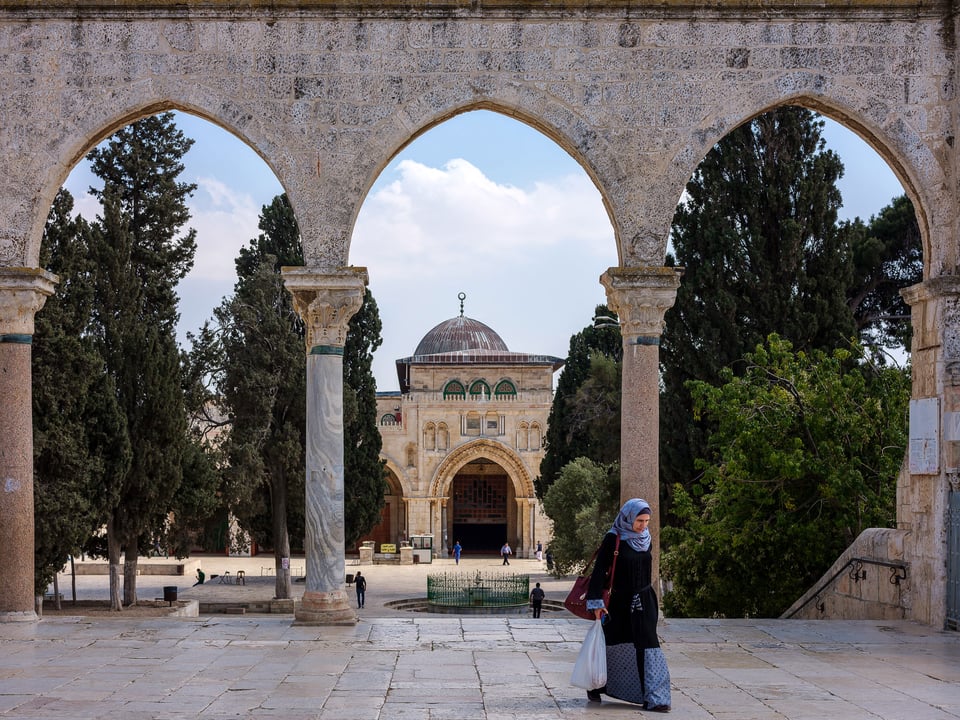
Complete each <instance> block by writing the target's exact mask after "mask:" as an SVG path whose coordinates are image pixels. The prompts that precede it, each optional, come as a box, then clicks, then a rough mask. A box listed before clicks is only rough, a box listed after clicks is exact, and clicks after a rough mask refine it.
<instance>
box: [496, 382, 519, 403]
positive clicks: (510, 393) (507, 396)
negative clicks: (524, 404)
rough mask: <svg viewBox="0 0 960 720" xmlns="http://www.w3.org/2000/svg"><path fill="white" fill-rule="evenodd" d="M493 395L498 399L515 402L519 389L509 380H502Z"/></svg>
mask: <svg viewBox="0 0 960 720" xmlns="http://www.w3.org/2000/svg"><path fill="white" fill-rule="evenodd" d="M493 394H494V395H495V396H496V397H497V398H498V399H502V400H513V399H515V398H516V397H517V388H516V386H515V385H514V384H513V383H512V382H510V381H509V380H501V381H500V382H498V383H497V387H496V389H495V390H494V391H493Z"/></svg>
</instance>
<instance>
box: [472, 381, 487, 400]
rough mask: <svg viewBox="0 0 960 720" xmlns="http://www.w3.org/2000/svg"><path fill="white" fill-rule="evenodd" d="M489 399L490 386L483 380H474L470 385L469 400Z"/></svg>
mask: <svg viewBox="0 0 960 720" xmlns="http://www.w3.org/2000/svg"><path fill="white" fill-rule="evenodd" d="M481 397H485V398H488V399H489V397H490V386H489V385H487V383H486V381H485V380H474V381H473V383H472V384H471V385H470V398H471V399H472V400H476V399H478V398H481Z"/></svg>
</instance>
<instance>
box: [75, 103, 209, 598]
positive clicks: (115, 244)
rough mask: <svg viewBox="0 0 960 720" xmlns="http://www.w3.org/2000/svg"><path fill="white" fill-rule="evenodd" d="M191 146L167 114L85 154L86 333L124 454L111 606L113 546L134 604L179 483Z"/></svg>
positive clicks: (113, 521) (111, 537)
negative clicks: (110, 386)
mask: <svg viewBox="0 0 960 720" xmlns="http://www.w3.org/2000/svg"><path fill="white" fill-rule="evenodd" d="M192 144H193V141H192V140H190V139H188V138H187V137H185V136H184V135H183V133H182V132H181V131H180V130H179V129H177V127H176V125H175V124H174V121H173V115H172V113H164V114H161V115H155V116H151V117H147V118H143V119H142V120H137V121H136V122H133V123H131V124H130V125H127V126H126V127H124V128H122V129H120V130H119V131H117V132H116V133H114V135H112V136H111V137H110V138H109V139H108V140H107V141H106V142H105V143H103V144H102V145H100V146H98V147H97V148H95V149H94V150H92V151H91V152H90V153H89V155H88V159H89V160H90V164H91V169H92V171H93V173H94V175H96V176H97V177H98V178H99V179H100V180H101V181H102V182H103V186H102V187H100V188H91V189H90V192H91V193H92V194H93V195H94V196H95V197H97V198H98V199H99V200H100V203H101V207H102V215H100V216H98V218H97V221H96V222H95V223H94V224H93V225H92V227H91V234H90V256H91V258H92V259H93V260H94V263H95V267H96V269H97V271H96V273H95V274H94V276H93V286H94V294H95V299H96V303H95V306H94V315H93V322H92V325H91V330H92V334H93V336H94V337H95V338H97V341H98V344H99V351H100V353H101V354H102V355H103V357H104V359H105V364H106V371H107V374H108V375H109V376H110V378H111V379H112V381H113V383H114V385H115V387H116V393H117V398H118V401H119V405H120V408H121V412H122V413H123V415H124V417H125V419H126V428H127V433H128V437H129V442H130V446H131V461H130V467H129V469H128V470H127V471H126V472H125V473H124V474H123V475H122V476H119V477H108V478H105V480H106V481H107V482H117V483H119V487H118V502H117V504H116V505H114V507H113V508H112V509H111V514H110V517H109V519H108V522H107V534H108V542H109V545H110V550H109V552H110V564H111V599H112V600H113V604H114V606H115V607H117V606H118V605H119V603H118V597H117V593H116V590H115V575H116V568H117V567H118V563H119V553H120V547H121V544H122V546H123V547H124V550H125V561H126V562H125V566H124V583H123V588H124V602H126V603H127V604H130V603H135V602H136V600H137V596H136V579H137V571H136V566H137V557H138V555H139V547H140V546H141V544H143V543H145V542H146V543H150V542H151V541H152V540H153V538H154V537H156V536H157V535H158V534H162V533H163V532H164V531H165V527H166V521H167V516H168V513H169V512H170V510H171V507H172V503H173V497H174V495H175V494H176V492H177V489H178V488H179V486H180V482H181V478H182V460H183V452H184V445H185V443H186V442H187V424H186V413H185V410H184V400H183V392H182V384H181V379H182V378H181V368H180V354H179V349H178V347H177V343H176V337H175V331H176V323H177V319H178V311H177V302H178V299H177V293H176V286H177V284H178V283H179V282H180V280H181V279H183V277H184V276H185V275H186V274H187V272H188V271H189V270H190V268H191V267H192V264H193V256H194V253H195V251H196V243H195V236H196V233H195V231H194V230H186V231H184V229H183V228H184V225H185V224H186V223H187V222H188V221H189V218H190V214H189V209H188V207H187V198H188V197H189V196H190V195H191V194H192V193H193V190H194V189H195V187H196V186H195V185H192V184H188V183H183V182H180V181H179V179H178V178H179V176H180V174H181V173H182V172H183V169H184V168H183V156H184V155H185V154H186V153H187V151H188V150H189V149H190V146H191V145H192Z"/></svg>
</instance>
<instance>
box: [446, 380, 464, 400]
mask: <svg viewBox="0 0 960 720" xmlns="http://www.w3.org/2000/svg"><path fill="white" fill-rule="evenodd" d="M466 397H467V391H466V389H465V388H464V387H463V383H462V382H460V381H459V380H451V381H450V382H448V383H447V384H446V385H444V387H443V399H444V400H449V399H451V398H452V399H459V400H463V399H465V398H466Z"/></svg>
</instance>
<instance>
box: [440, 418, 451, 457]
mask: <svg viewBox="0 0 960 720" xmlns="http://www.w3.org/2000/svg"><path fill="white" fill-rule="evenodd" d="M449 447H450V430H448V429H447V424H446V423H437V450H439V451H441V452H446V450H447V448H449Z"/></svg>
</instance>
